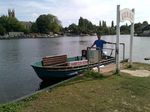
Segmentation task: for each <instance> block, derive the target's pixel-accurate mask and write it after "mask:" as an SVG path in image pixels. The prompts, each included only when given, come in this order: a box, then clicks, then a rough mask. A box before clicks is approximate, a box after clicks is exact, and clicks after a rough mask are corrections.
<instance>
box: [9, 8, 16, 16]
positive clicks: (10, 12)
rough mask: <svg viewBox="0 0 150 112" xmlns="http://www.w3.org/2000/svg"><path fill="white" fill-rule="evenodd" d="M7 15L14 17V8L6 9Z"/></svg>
mask: <svg viewBox="0 0 150 112" xmlns="http://www.w3.org/2000/svg"><path fill="white" fill-rule="evenodd" d="M8 16H9V17H15V10H14V9H12V10H11V9H8Z"/></svg>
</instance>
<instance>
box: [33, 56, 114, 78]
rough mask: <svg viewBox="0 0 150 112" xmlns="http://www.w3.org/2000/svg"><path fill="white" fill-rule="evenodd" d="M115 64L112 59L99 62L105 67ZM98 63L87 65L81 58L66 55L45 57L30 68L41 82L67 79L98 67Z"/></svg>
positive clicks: (108, 58)
mask: <svg viewBox="0 0 150 112" xmlns="http://www.w3.org/2000/svg"><path fill="white" fill-rule="evenodd" d="M113 62H115V59H114V58H113V57H110V56H108V57H107V59H105V60H101V62H100V64H101V65H105V64H109V63H113ZM98 65H99V63H91V64H89V62H88V60H86V59H82V56H76V57H70V58H67V55H59V56H50V57H49V56H46V57H44V58H43V59H42V61H38V62H35V63H33V64H32V65H31V66H32V67H33V69H34V70H35V72H36V73H37V75H38V77H39V78H41V79H42V80H50V79H60V78H69V77H72V76H74V75H77V74H79V73H82V72H83V71H84V70H85V69H88V68H93V67H96V66H98Z"/></svg>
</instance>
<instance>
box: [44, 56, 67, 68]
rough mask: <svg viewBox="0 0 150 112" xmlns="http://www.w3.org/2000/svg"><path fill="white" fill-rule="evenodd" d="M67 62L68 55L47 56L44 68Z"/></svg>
mask: <svg viewBox="0 0 150 112" xmlns="http://www.w3.org/2000/svg"><path fill="white" fill-rule="evenodd" d="M66 62H67V55H60V56H53V57H49V56H46V57H44V58H43V60H42V64H43V66H48V65H53V64H60V63H66Z"/></svg>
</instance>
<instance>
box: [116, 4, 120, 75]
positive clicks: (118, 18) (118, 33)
mask: <svg viewBox="0 0 150 112" xmlns="http://www.w3.org/2000/svg"><path fill="white" fill-rule="evenodd" d="M116 23H117V29H116V32H117V39H116V73H119V72H120V64H119V36H120V5H117V22H116Z"/></svg>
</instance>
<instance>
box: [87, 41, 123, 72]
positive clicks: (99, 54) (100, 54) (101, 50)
mask: <svg viewBox="0 0 150 112" xmlns="http://www.w3.org/2000/svg"><path fill="white" fill-rule="evenodd" d="M111 44H114V45H115V48H116V43H111ZM120 45H122V49H123V50H122V52H123V54H122V55H123V60H125V43H120ZM91 49H95V50H99V51H100V52H98V60H97V67H98V71H99V66H100V64H101V63H100V61H101V59H102V58H103V56H102V55H104V54H103V50H110V55H109V57H112V54H113V51H114V50H115V56H114V58H113V59H116V54H117V52H118V51H116V49H113V48H103V49H100V48H98V47H87V59H88V65H90V61H89V50H91ZM107 56H108V55H107ZM100 57H102V58H100ZM106 61H107V60H106Z"/></svg>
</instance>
